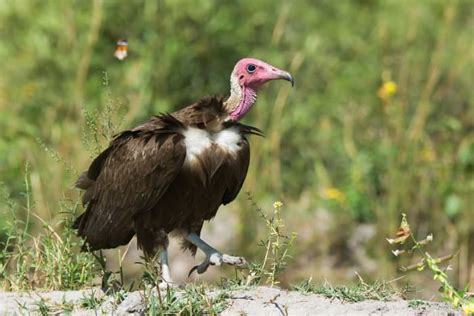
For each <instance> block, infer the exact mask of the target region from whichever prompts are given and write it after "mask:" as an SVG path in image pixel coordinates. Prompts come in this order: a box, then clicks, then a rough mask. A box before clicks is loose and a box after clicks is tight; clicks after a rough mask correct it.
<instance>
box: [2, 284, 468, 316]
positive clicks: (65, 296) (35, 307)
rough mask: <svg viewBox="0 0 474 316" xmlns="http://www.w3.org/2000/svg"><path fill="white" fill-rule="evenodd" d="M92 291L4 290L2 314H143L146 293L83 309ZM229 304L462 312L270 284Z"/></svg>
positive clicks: (283, 309)
mask: <svg viewBox="0 0 474 316" xmlns="http://www.w3.org/2000/svg"><path fill="white" fill-rule="evenodd" d="M91 291H94V293H95V296H96V297H98V296H101V295H102V296H103V293H102V292H101V291H100V290H99V289H88V290H82V291H67V292H31V293H13V292H1V293H0V315H15V314H17V315H20V314H21V315H24V314H31V315H35V314H38V315H39V314H40V313H39V304H38V302H39V301H41V299H43V301H45V302H47V304H48V305H49V306H51V308H50V312H52V313H53V314H62V313H63V312H62V309H61V307H60V305H61V304H64V303H65V302H68V303H74V304H75V305H77V307H75V308H74V311H73V312H72V314H73V315H104V314H113V315H130V314H134V315H139V314H141V312H143V302H142V294H141V293H140V292H138V291H136V292H130V293H128V294H127V295H126V297H125V299H124V300H123V301H122V302H121V303H120V304H119V305H118V306H114V305H113V304H112V303H111V301H110V300H107V299H105V300H104V302H103V303H102V305H101V308H100V309H98V310H86V309H82V308H80V307H79V306H80V302H81V299H82V298H83V297H84V296H88V295H90V293H91ZM215 294H216V293H210V295H215ZM228 304H229V305H228V307H227V309H226V310H225V311H224V312H223V313H222V315H265V316H270V315H295V316H296V315H298V316H300V315H384V316H387V315H417V316H418V315H462V312H460V311H458V310H454V309H452V308H451V307H450V306H448V305H447V304H445V303H439V302H424V303H422V304H420V305H418V307H416V308H411V307H409V306H408V302H407V301H403V300H395V301H388V302H382V301H370V300H369V301H364V302H359V303H345V302H341V301H339V300H330V299H327V298H325V297H323V296H321V295H305V294H301V293H298V292H294V291H286V290H281V289H277V288H269V287H258V288H252V289H247V290H236V291H232V292H231V293H230V298H229V299H228ZM54 306H56V307H54Z"/></svg>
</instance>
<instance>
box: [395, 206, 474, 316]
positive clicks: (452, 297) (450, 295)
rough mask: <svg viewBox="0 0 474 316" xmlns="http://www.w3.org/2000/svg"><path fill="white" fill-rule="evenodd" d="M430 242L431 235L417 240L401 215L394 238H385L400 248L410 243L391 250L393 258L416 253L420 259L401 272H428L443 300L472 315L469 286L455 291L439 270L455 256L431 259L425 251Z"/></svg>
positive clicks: (441, 270)
mask: <svg viewBox="0 0 474 316" xmlns="http://www.w3.org/2000/svg"><path fill="white" fill-rule="evenodd" d="M432 240H433V235H432V234H429V235H428V236H426V237H425V239H423V240H418V239H417V238H416V237H415V236H414V235H413V233H412V231H411V229H410V225H409V223H408V220H407V217H406V214H402V221H401V224H400V227H399V229H398V231H397V233H396V236H395V237H394V238H387V241H388V243H389V244H391V245H394V244H395V245H399V246H401V247H403V246H404V245H405V242H407V241H411V245H409V246H406V247H405V248H400V249H396V250H393V251H392V253H393V254H394V255H395V256H397V257H398V256H400V255H405V254H408V255H414V254H415V253H417V254H418V255H419V256H420V257H421V259H419V261H418V262H416V263H415V264H412V265H409V266H407V267H400V270H401V271H403V272H406V271H412V270H417V271H423V270H425V269H427V270H429V271H430V272H431V273H432V275H433V279H434V280H436V281H438V282H439V283H441V289H442V292H443V297H444V299H445V300H446V301H448V302H449V303H451V304H452V305H453V306H454V307H459V306H461V307H462V308H463V309H464V310H465V311H466V314H469V313H472V311H473V310H474V297H469V295H467V291H468V289H469V286H468V285H467V286H466V287H465V288H464V290H458V289H456V288H455V287H454V286H453V285H452V284H451V283H450V281H449V279H448V275H447V274H446V272H445V270H443V269H441V268H440V264H442V263H444V262H447V261H449V260H450V259H451V258H453V257H454V256H455V254H450V255H446V256H442V257H438V258H433V256H432V255H431V254H430V253H428V251H426V250H425V248H426V246H427V245H428V244H429V243H430V242H431V241H432Z"/></svg>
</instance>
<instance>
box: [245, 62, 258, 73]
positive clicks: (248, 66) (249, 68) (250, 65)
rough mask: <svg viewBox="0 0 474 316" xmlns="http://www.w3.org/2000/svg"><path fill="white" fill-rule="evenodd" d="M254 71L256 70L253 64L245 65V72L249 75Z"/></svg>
mask: <svg viewBox="0 0 474 316" xmlns="http://www.w3.org/2000/svg"><path fill="white" fill-rule="evenodd" d="M255 70H257V66H255V65H254V64H248V65H247V72H248V73H249V74H251V73H253V72H255Z"/></svg>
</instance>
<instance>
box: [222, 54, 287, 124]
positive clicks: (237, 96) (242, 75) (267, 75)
mask: <svg viewBox="0 0 474 316" xmlns="http://www.w3.org/2000/svg"><path fill="white" fill-rule="evenodd" d="M277 79H283V80H288V81H290V82H291V85H293V84H294V81H293V77H292V76H291V75H290V74H289V73H288V72H286V71H283V70H280V69H278V68H276V67H274V66H272V65H269V64H267V63H266V62H263V61H261V60H258V59H255V58H243V59H241V60H239V61H238V62H237V64H236V65H235V67H234V70H233V71H232V75H231V76H230V85H231V87H230V97H229V98H228V99H227V101H226V108H227V109H228V111H229V116H230V119H231V120H233V121H238V120H240V119H241V118H242V117H244V116H245V114H247V112H248V111H250V109H251V108H252V106H253V105H254V104H255V101H256V99H257V90H258V88H259V87H261V86H262V85H263V84H264V83H265V82H268V81H270V80H277Z"/></svg>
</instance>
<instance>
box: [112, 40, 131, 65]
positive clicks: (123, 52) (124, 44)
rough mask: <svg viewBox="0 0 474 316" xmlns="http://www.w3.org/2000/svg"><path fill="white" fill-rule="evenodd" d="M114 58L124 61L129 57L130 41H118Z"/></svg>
mask: <svg viewBox="0 0 474 316" xmlns="http://www.w3.org/2000/svg"><path fill="white" fill-rule="evenodd" d="M114 56H115V57H116V58H117V59H118V60H124V59H125V58H127V56H128V41H127V40H126V39H120V40H118V41H117V45H116V46H115V52H114Z"/></svg>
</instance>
